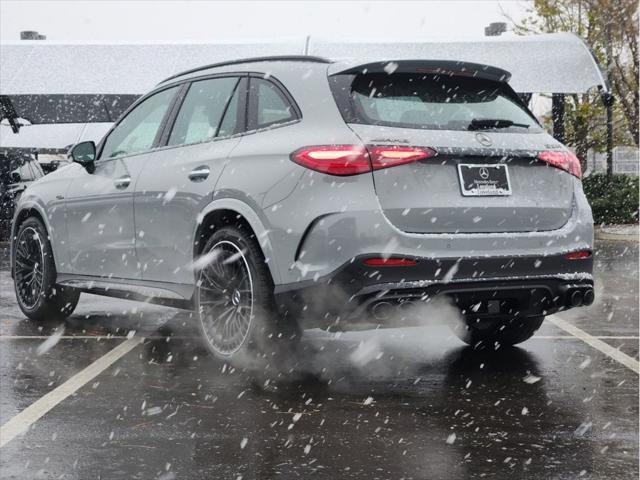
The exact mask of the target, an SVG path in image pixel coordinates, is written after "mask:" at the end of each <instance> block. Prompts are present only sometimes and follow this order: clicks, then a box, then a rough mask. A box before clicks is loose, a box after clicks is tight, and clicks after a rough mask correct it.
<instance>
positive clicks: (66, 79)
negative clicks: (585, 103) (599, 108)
mask: <svg viewBox="0 0 640 480" xmlns="http://www.w3.org/2000/svg"><path fill="white" fill-rule="evenodd" d="M300 54H308V55H315V56H323V57H327V58H329V59H331V60H341V61H347V62H348V61H349V60H353V61H358V62H359V63H364V62H366V61H367V60H375V61H379V60H390V61H391V60H400V59H434V60H460V61H467V62H474V63H481V64H487V65H492V66H495V67H499V68H502V69H504V70H507V71H509V72H510V73H511V75H512V76H511V80H510V84H511V86H512V87H513V88H514V89H515V90H516V91H517V92H520V93H583V92H586V91H588V90H590V89H592V88H597V89H599V90H600V91H602V92H608V91H609V87H608V83H607V81H606V79H605V77H604V75H603V74H602V71H601V70H600V68H599V66H598V65H597V63H596V61H595V58H594V56H593V54H592V52H591V51H590V50H589V48H588V47H587V45H586V44H585V43H584V42H583V41H582V40H581V39H580V38H579V37H577V36H575V35H573V34H571V33H556V34H545V35H532V36H515V35H506V36H501V37H482V38H479V39H469V40H452V41H443V40H436V41H426V40H425V41H423V40H420V41H415V42H399V43H376V42H363V43H337V42H331V41H326V40H322V39H315V38H309V37H307V38H305V39H297V40H290V41H287V42H279V43H278V42H264V43H234V44H221V43H217V44H204V43H203V44H186V43H184V44H58V43H52V42H48V41H20V42H12V43H6V44H3V45H0V59H1V61H0V80H1V81H0V106H1V107H2V111H1V112H0V113H1V116H2V118H4V119H7V118H8V119H11V118H12V117H13V118H14V119H16V118H24V119H27V120H29V121H30V123H32V124H46V123H58V124H59V123H83V124H84V123H89V122H91V123H100V122H102V123H110V122H113V121H114V120H115V119H116V118H117V117H118V116H119V115H120V114H121V113H122V112H123V111H124V109H126V107H127V106H128V105H130V104H131V102H133V101H134V99H135V98H136V97H137V96H138V95H141V94H143V93H144V92H146V91H148V90H150V89H151V88H153V87H154V86H155V85H157V84H158V82H160V81H162V80H163V79H165V78H166V77H169V76H171V75H173V74H176V73H179V72H181V71H184V70H187V69H189V68H193V67H198V66H202V65H206V64H212V63H218V62H224V61H227V60H235V59H241V58H246V57H259V56H273V55H300ZM3 123H6V120H4V121H3ZM7 128H8V127H5V126H2V127H0V133H1V134H0V146H1V147H12V146H16V147H17V146H18V145H15V144H17V143H21V144H24V142H23V141H17V138H15V137H18V136H20V135H22V134H23V132H27V131H28V130H30V129H34V128H36V127H35V126H29V127H25V128H23V129H21V133H20V134H19V135H6V134H5V132H6V131H7ZM42 128H44V126H42V127H41V128H39V130H42ZM51 128H53V127H51ZM14 130H17V128H16V125H15V122H14ZM65 131H66V132H67V133H66V134H64V135H63V134H62V131H59V133H60V135H52V137H51V140H52V141H54V142H55V143H56V144H55V145H49V147H50V148H61V147H62V146H64V145H68V144H69V143H73V141H71V142H69V139H72V137H77V135H76V134H75V133H70V132H72V131H73V132H75V131H76V130H74V129H73V128H67V129H66V130H65ZM27 135H30V134H27ZM42 135H43V136H42V138H45V137H44V136H45V135H48V134H45V133H43V134H42ZM36 138H38V137H34V139H33V141H27V142H26V143H34V141H35V139H36ZM56 139H58V140H56ZM38 144H41V142H38ZM33 147H34V148H35V145H33Z"/></svg>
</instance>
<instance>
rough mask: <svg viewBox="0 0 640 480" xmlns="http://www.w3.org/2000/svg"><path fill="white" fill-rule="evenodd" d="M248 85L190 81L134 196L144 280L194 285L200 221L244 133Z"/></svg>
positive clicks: (240, 80)
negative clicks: (197, 231) (196, 245)
mask: <svg viewBox="0 0 640 480" xmlns="http://www.w3.org/2000/svg"><path fill="white" fill-rule="evenodd" d="M246 81H247V80H246V77H240V76H217V77H214V78H207V79H203V80H197V81H194V82H192V83H191V84H190V85H189V87H188V90H187V91H186V94H185V95H184V98H183V100H182V102H181V104H180V105H179V106H177V107H176V109H175V110H176V112H175V113H174V115H173V116H174V119H172V121H170V122H169V124H168V126H167V131H166V132H165V135H164V136H165V139H164V141H163V143H164V147H163V148H162V149H160V150H158V151H156V152H155V153H154V154H153V157H152V158H151V159H150V160H149V162H147V164H146V165H145V167H144V170H143V172H142V174H141V176H140V179H139V181H138V184H137V188H136V197H135V215H136V222H135V223H136V250H137V253H138V258H139V261H140V264H141V268H142V278H143V279H145V280H154V281H160V282H170V283H185V284H191V283H193V271H192V270H191V263H192V261H193V248H194V242H195V238H194V234H195V229H196V225H197V222H198V218H199V217H198V216H199V214H200V212H201V211H202V210H203V208H204V207H205V206H206V205H207V204H208V203H209V202H211V200H212V197H213V190H214V187H215V185H216V182H217V180H218V178H219V176H220V173H221V172H222V170H223V168H224V166H225V162H226V159H227V157H228V156H229V154H230V152H231V151H232V150H233V149H234V148H235V146H236V145H237V144H238V142H240V137H239V136H238V133H241V132H242V131H243V130H244V128H245V102H246Z"/></svg>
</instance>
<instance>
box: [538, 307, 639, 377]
mask: <svg viewBox="0 0 640 480" xmlns="http://www.w3.org/2000/svg"><path fill="white" fill-rule="evenodd" d="M547 320H549V321H550V322H551V323H553V324H554V325H555V326H556V327H558V328H560V329H562V330H564V331H565V332H567V333H570V334H571V335H573V336H574V337H577V338H579V339H580V340H582V341H583V342H584V343H586V344H588V345H591V346H592V347H593V348H595V349H596V350H600V351H601V352H602V353H604V354H605V355H607V356H608V357H611V358H613V359H614V360H615V361H617V362H620V363H621V364H622V365H624V366H625V367H627V368H630V369H631V370H633V371H634V372H636V373H638V374H640V363H638V361H637V360H635V359H634V358H633V357H630V356H629V355H627V354H626V353H623V352H621V351H620V350H618V349H617V348H614V347H612V346H611V345H609V344H608V343H605V342H603V341H602V340H599V339H598V338H596V337H594V336H592V335H589V334H588V333H587V332H585V331H584V330H582V329H580V328H578V327H576V326H575V325H572V324H570V323H569V322H567V321H566V320H563V319H562V318H560V317H558V316H557V315H553V316H550V317H547Z"/></svg>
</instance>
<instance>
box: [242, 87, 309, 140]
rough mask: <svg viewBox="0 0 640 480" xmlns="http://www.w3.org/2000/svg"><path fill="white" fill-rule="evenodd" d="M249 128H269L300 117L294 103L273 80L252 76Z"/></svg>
mask: <svg viewBox="0 0 640 480" xmlns="http://www.w3.org/2000/svg"><path fill="white" fill-rule="evenodd" d="M250 85H251V86H250V93H249V95H250V100H249V101H250V105H251V108H250V110H251V116H250V118H249V129H250V130H255V129H260V128H267V127H271V126H274V125H279V124H282V123H287V122H291V121H293V120H296V119H297V118H298V114H297V111H296V109H295V108H294V106H293V104H292V103H291V102H290V101H289V99H288V98H287V97H286V96H285V94H284V93H283V92H282V90H281V89H280V88H279V87H278V86H277V85H275V84H274V83H273V82H271V81H268V80H264V79H261V78H251V83H250Z"/></svg>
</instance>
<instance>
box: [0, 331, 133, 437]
mask: <svg viewBox="0 0 640 480" xmlns="http://www.w3.org/2000/svg"><path fill="white" fill-rule="evenodd" d="M143 341H144V338H141V337H140V338H130V339H128V340H125V341H124V342H122V343H121V344H120V345H118V346H117V347H115V348H114V349H113V350H110V351H109V352H107V353H106V354H104V355H103V356H102V357H100V358H99V359H98V360H96V361H95V362H93V363H92V364H91V365H89V366H88V367H87V368H85V369H84V370H82V371H80V372H78V373H76V374H75V375H74V376H73V377H71V378H70V379H69V380H67V381H66V382H64V383H63V384H62V385H60V386H58V387H56V388H54V389H53V390H52V391H50V392H49V393H47V394H46V395H45V396H43V397H41V398H39V399H38V400H36V401H35V402H34V403H32V404H31V405H29V406H28V407H27V408H25V409H24V410H23V411H21V412H20V413H18V414H17V415H16V416H15V417H13V418H12V419H10V420H9V421H7V423H5V424H4V425H2V426H1V427H0V448H2V447H4V446H5V445H6V444H7V443H9V442H10V441H11V440H13V439H14V438H15V437H17V436H18V435H20V434H21V433H24V432H26V431H27V430H28V429H29V427H30V426H31V425H33V423H34V422H36V421H37V420H38V419H39V418H40V417H42V416H43V415H44V414H46V413H47V412H48V411H49V410H51V409H52V408H53V407H55V406H56V405H58V404H59V403H60V402H62V401H63V400H64V399H65V398H67V397H68V396H69V395H71V394H73V393H74V392H76V391H78V390H79V389H80V388H82V387H83V386H84V385H86V384H87V383H88V382H90V381H91V380H93V379H94V378H95V377H97V376H98V375H99V374H100V373H102V372H103V371H105V370H106V369H107V368H109V366H111V365H112V364H113V363H115V362H116V361H117V360H118V359H120V358H122V357H123V356H124V355H126V354H127V353H129V352H130V351H131V350H133V349H134V348H135V347H136V346H138V345H140V343H142V342H143Z"/></svg>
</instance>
